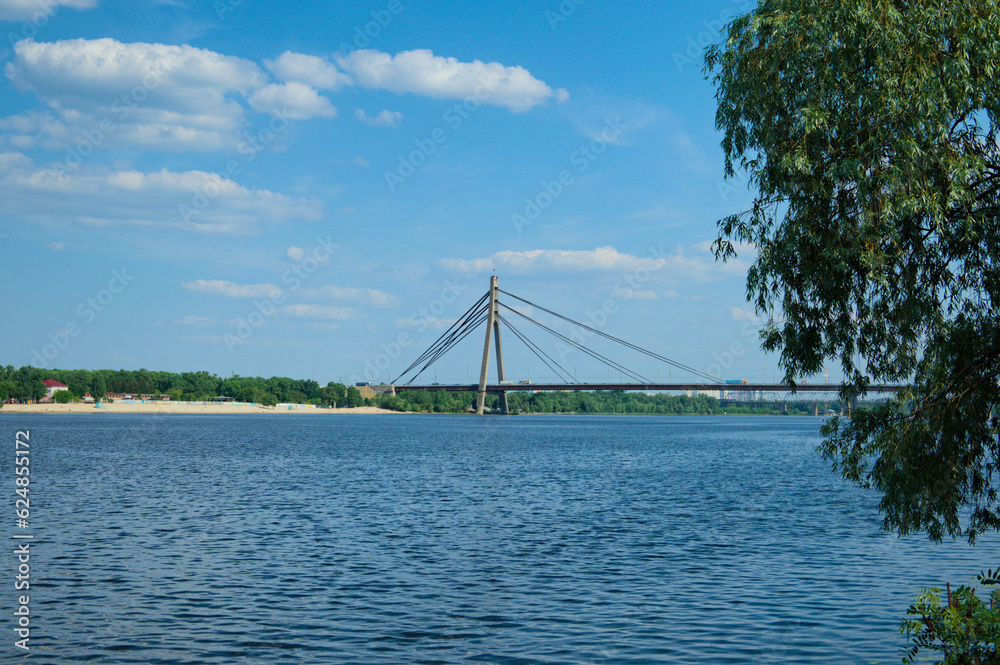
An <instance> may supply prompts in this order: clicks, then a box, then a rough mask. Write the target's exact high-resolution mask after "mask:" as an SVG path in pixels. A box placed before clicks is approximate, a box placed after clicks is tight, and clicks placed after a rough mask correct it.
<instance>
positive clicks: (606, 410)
mask: <svg viewBox="0 0 1000 665" xmlns="http://www.w3.org/2000/svg"><path fill="white" fill-rule="evenodd" d="M499 401H500V400H499V398H498V397H497V396H496V395H487V396H486V408H488V409H491V410H493V409H496V408H498V406H499ZM371 402H372V403H374V404H375V405H376V406H380V407H382V408H384V409H391V410H393V411H408V412H414V413H421V412H431V413H462V412H465V411H468V410H470V409H473V408H475V402H476V393H474V392H428V391H414V392H401V393H397V395H396V396H395V397H392V396H389V395H378V396H376V397H375V398H374V399H373V400H371ZM507 405H508V408H509V409H510V410H511V411H519V412H522V413H581V414H585V413H589V414H615V413H620V414H648V415H716V414H723V413H728V414H733V415H738V414H759V415H768V414H777V413H779V411H780V410H779V406H778V405H777V404H770V403H746V404H723V403H722V402H720V401H719V400H718V399H716V398H715V397H709V396H706V395H698V396H694V397H688V396H686V395H668V394H664V393H660V394H656V395H647V394H646V393H639V392H619V391H596V392H581V391H566V392H537V393H535V392H521V391H516V392H509V393H507ZM838 407H839V405H837V404H836V403H831V404H827V405H823V406H822V408H824V409H825V408H838ZM788 413H790V414H799V415H805V414H807V413H811V409H810V408H809V407H808V406H807V405H804V404H790V405H789V406H788Z"/></svg>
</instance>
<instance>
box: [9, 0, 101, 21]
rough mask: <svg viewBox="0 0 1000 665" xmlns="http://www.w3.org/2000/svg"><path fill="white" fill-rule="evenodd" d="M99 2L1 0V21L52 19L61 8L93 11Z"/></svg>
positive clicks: (84, 0) (92, 0) (87, 0)
mask: <svg viewBox="0 0 1000 665" xmlns="http://www.w3.org/2000/svg"><path fill="white" fill-rule="evenodd" d="M96 6H97V0H0V21H21V20H34V21H38V20H39V19H41V18H42V17H45V19H50V18H52V17H53V16H54V15H55V13H56V12H57V11H58V10H59V8H60V7H72V8H73V9H91V8H92V7H96Z"/></svg>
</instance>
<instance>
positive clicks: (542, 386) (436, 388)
mask: <svg viewBox="0 0 1000 665" xmlns="http://www.w3.org/2000/svg"><path fill="white" fill-rule="evenodd" d="M394 388H395V390H396V391H397V392H406V391H413V390H427V391H431V392H440V391H455V392H465V391H472V392H475V391H478V390H479V384H476V383H470V384H465V383H459V384H450V385H430V386H394ZM841 388H842V386H841V385H840V384H839V383H800V384H798V385H797V386H795V388H792V387H791V386H789V385H783V384H770V383H492V384H488V385H487V386H486V392H488V393H503V392H513V391H536V390H542V391H548V390H608V391H626V390H639V391H643V392H647V391H649V392H664V391H669V390H695V391H701V390H710V391H754V392H756V391H759V392H767V393H773V392H789V393H790V392H800V393H801V392H831V393H839V392H840V390H841ZM904 388H906V386H903V385H897V384H889V385H873V386H867V387H866V392H870V393H894V392H899V391H900V390H903V389H904Z"/></svg>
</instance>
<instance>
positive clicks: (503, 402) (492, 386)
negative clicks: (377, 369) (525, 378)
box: [388, 275, 907, 415]
mask: <svg viewBox="0 0 1000 665" xmlns="http://www.w3.org/2000/svg"><path fill="white" fill-rule="evenodd" d="M501 293H502V294H504V295H506V296H509V297H510V298H512V299H513V300H515V301H517V302H518V303H520V304H523V305H528V306H531V307H533V308H537V309H539V310H541V311H543V312H546V313H547V314H550V315H552V316H554V317H556V318H558V319H561V320H563V321H566V322H568V323H570V324H572V325H574V326H577V327H578V328H579V329H581V330H585V331H587V332H589V333H591V334H594V335H599V336H600V337H603V338H606V339H609V340H611V341H613V342H616V343H618V344H620V345H622V346H624V347H626V348H628V349H631V350H633V351H637V352H639V353H642V354H644V355H646V356H648V357H650V358H653V359H655V360H657V361H658V362H664V363H667V364H668V365H670V366H671V367H674V368H677V369H680V370H682V371H684V372H687V373H688V374H691V375H692V376H694V377H696V378H697V379H699V380H700V381H699V382H691V383H672V382H671V383H659V382H652V381H649V380H648V379H646V378H645V377H643V376H642V375H641V374H639V373H637V372H634V371H632V370H629V369H628V368H626V367H624V366H623V365H621V364H620V363H617V362H615V361H614V360H611V359H610V358H608V357H606V356H604V355H601V354H599V353H597V352H596V351H593V350H591V349H589V348H587V347H586V346H584V345H583V344H582V343H581V342H579V341H577V340H574V339H572V338H570V337H568V336H566V335H563V334H561V333H559V332H557V331H556V330H554V329H552V328H551V327H549V326H546V325H544V324H542V323H540V322H538V321H535V320H534V319H532V318H530V317H528V316H527V315H526V314H524V313H523V312H520V311H519V310H518V309H515V308H514V307H511V306H509V305H507V304H506V303H503V302H501V301H500V294H501ZM504 313H507V314H514V315H516V316H518V317H520V318H521V319H524V320H526V321H528V322H530V323H532V324H534V325H535V326H537V327H539V328H541V329H542V330H544V331H546V332H548V333H550V334H552V335H554V336H555V337H557V338H559V339H560V340H562V341H563V342H565V343H567V344H569V345H570V346H572V347H573V348H576V349H578V350H580V351H583V352H584V353H586V354H587V355H589V356H591V357H592V358H594V359H596V360H598V361H600V362H602V363H603V364H605V365H607V366H608V367H609V368H611V369H614V370H616V371H618V372H619V373H621V374H623V375H627V376H628V377H629V378H631V379H634V380H635V382H634V383H621V382H619V383H583V382H580V381H577V380H576V378H575V377H573V375H572V374H570V373H569V372H568V371H566V369H565V368H563V367H562V366H561V365H559V363H557V362H556V361H555V360H554V359H553V358H552V357H551V356H550V355H548V354H547V353H545V351H543V350H542V349H541V347H540V346H538V344H536V343H534V342H532V341H531V340H530V339H529V338H528V337H527V336H526V335H525V334H524V333H522V332H521V331H520V330H519V329H518V328H516V327H515V326H514V325H513V324H512V323H511V321H510V320H509V319H508V318H507V317H506V316H504ZM484 322H485V323H486V340H485V343H484V345H483V360H482V366H481V369H480V374H479V383H470V384H464V383H461V384H448V385H441V384H437V383H434V384H429V385H420V384H414V381H415V380H416V379H417V378H418V377H419V376H420V375H421V374H422V373H423V372H424V371H425V370H427V369H428V368H429V367H430V366H431V365H433V364H434V363H435V362H437V360H439V359H440V358H441V357H442V356H443V355H444V354H446V353H447V352H448V351H450V350H451V349H453V348H454V347H455V346H456V345H457V344H458V343H459V342H461V341H462V340H463V339H465V338H466V337H468V336H469V335H470V334H472V332H474V331H475V330H476V329H477V328H479V326H480V325H482V324H483V323H484ZM501 323H503V324H504V326H505V327H506V328H507V329H508V330H509V331H510V332H511V333H512V334H513V335H514V336H515V337H517V338H518V340H520V341H521V342H522V343H523V344H525V346H527V347H528V349H529V350H531V351H532V352H533V353H534V354H535V356H537V357H538V358H539V360H541V361H542V363H544V364H545V365H546V366H547V367H548V368H549V369H551V370H552V371H554V372H556V374H557V375H558V376H559V377H560V378H564V377H565V379H564V382H563V383H514V382H511V381H505V380H504V365H503V345H502V343H501V340H500V324H501ZM494 337H495V344H494ZM494 346H495V349H496V363H497V372H496V373H497V380H498V383H488V374H489V365H490V350H491V347H494ZM413 372H415V373H414V374H413V376H412V377H411V378H410V379H409V381H407V382H406V383H405V384H402V385H397V383H396V382H397V381H399V380H400V379H401V378H403V377H405V376H408V375H410V374H411V373H413ZM906 387H907V386H905V385H900V384H881V385H869V386H866V387H865V392H874V393H895V392H899V391H901V390H903V389H904V388H906ZM388 388H389V391H390V392H391V393H392V394H395V393H396V392H406V391H416V390H425V391H431V392H440V391H455V392H476V393H477V396H476V413H478V414H480V415H482V414H483V411H484V404H485V400H486V395H487V394H496V395H499V396H500V412H501V413H508V411H509V408H508V404H507V393H508V392H513V391H560V390H562V391H567V390H568V391H642V392H665V391H688V392H759V393H777V392H787V393H796V392H828V393H829V392H832V393H839V392H840V391H841V390H842V388H843V386H841V385H840V384H831V383H805V382H803V383H798V384H796V385H794V386H792V385H787V384H769V383H746V382H739V383H733V382H723V381H719V380H718V379H717V378H716V377H713V376H711V375H709V374H707V373H705V372H702V371H700V370H698V369H695V368H694V367H690V366H688V365H685V364H684V363H681V362H678V361H675V360H671V359H670V358H667V357H666V356H663V355H661V354H658V353H655V352H653V351H650V350H648V349H644V348H642V347H639V346H637V345H635V344H632V343H630V342H627V341H625V340H622V339H619V338H617V337H614V336H612V335H609V334H607V333H605V332H603V331H601V330H598V329H596V328H594V327H592V326H588V325H586V324H584V323H581V322H579V321H574V320H573V319H570V318H569V317H566V316H563V315H561V314H557V313H556V312H554V311H552V310H550V309H547V308H545V307H542V306H541V305H538V304H536V303H533V302H530V301H528V300H525V299H524V298H521V297H519V296H515V295H514V294H512V293H507V292H506V291H502V290H501V289H500V287H499V280H498V278H497V277H496V276H495V275H494V276H492V277H491V278H490V289H489V291H487V292H486V293H485V294H484V295H483V296H481V297H480V298H479V300H477V301H476V302H475V303H474V304H473V305H472V307H470V308H469V309H468V310H467V311H466V312H465V314H463V315H462V317H460V318H459V319H458V320H457V321H455V323H453V324H452V325H451V327H449V328H448V329H447V330H446V331H445V332H444V333H443V334H442V335H441V337H439V338H438V339H437V340H436V341H435V342H434V343H433V344H432V345H431V346H430V347H429V348H428V349H427V350H426V351H424V353H422V354H421V355H420V357H418V358H417V359H416V360H415V361H414V362H413V363H412V364H411V365H410V366H409V367H407V368H406V370H404V371H403V372H402V373H401V374H400V375H399V376H397V377H396V378H395V379H394V380H393V381H392V382H391V384H390V386H388ZM849 403H850V407H849V408H854V407H855V406H856V404H857V397H856V396H852V397H851V399H850V400H849ZM814 410H815V409H814Z"/></svg>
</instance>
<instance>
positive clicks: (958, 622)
mask: <svg viewBox="0 0 1000 665" xmlns="http://www.w3.org/2000/svg"><path fill="white" fill-rule="evenodd" d="M996 578H997V575H996V574H995V573H993V571H989V572H988V573H983V574H982V575H980V576H979V581H980V583H982V584H984V585H991V584H996V583H997V579H996ZM944 601H945V602H944V604H942V598H941V590H940V589H936V588H935V589H923V590H922V592H921V594H920V595H919V596H918V597H917V599H916V600H915V601H914V603H913V605H911V606H910V608H909V609H908V610H907V612H906V613H907V615H908V616H909V617H910V618H908V619H904V620H903V622H902V627H901V628H900V632H903V633H905V634H906V635H907V637H908V638H909V639H910V641H911V643H912V644H911V645H910V646H909V647H908V648H907V649H906V653H905V656H904V658H903V662H904V663H913V662H916V658H917V655H918V654H919V653H920V651H921V650H925V651H937V652H940V653H941V654H942V655H943V656H944V660H939V661H936V662H938V663H944V664H945V665H980V664H983V665H986V664H994V665H995V664H997V663H1000V652H998V650H997V647H998V645H1000V591H998V590H994V591H993V592H992V594H991V595H990V602H989V604H987V603H985V602H984V601H983V600H982V599H980V598H979V597H978V596H977V595H976V589H975V588H974V587H966V586H964V585H963V586H960V587H959V588H958V589H957V590H956V591H954V592H952V590H951V587H950V586H949V587H948V589H947V593H946V596H945V599H944Z"/></svg>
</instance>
